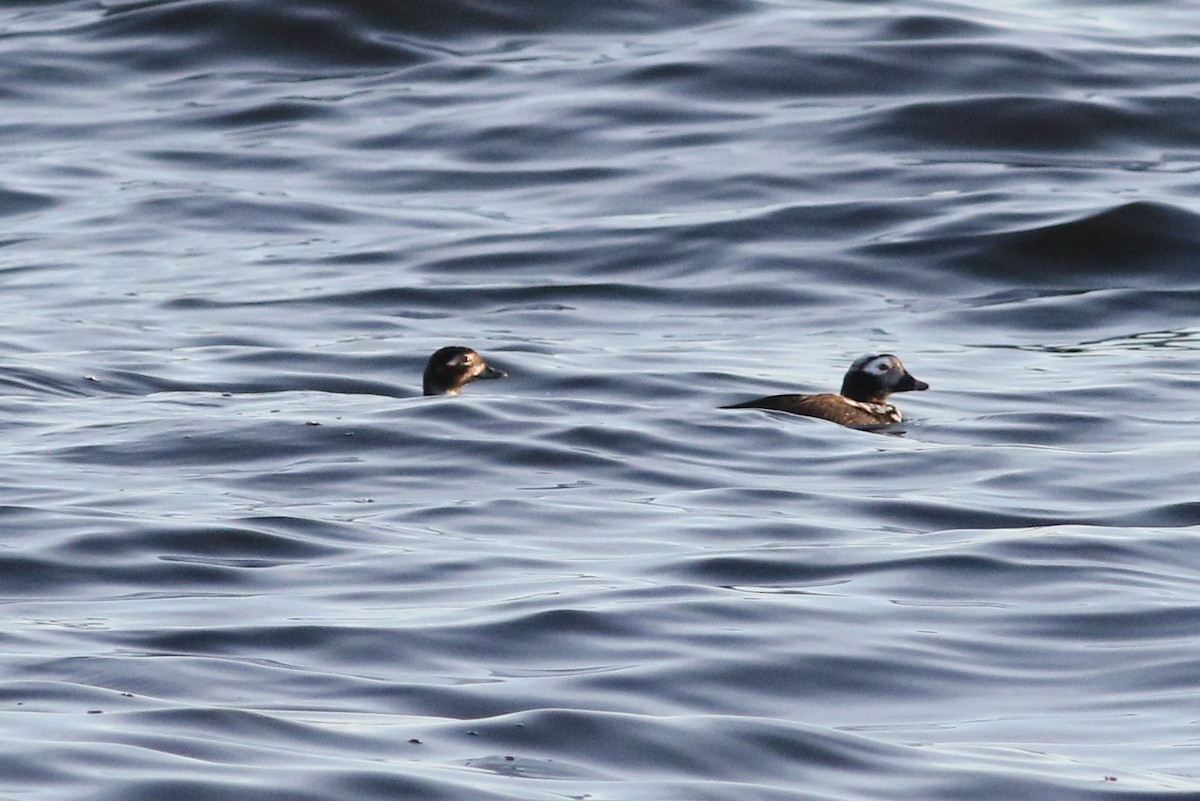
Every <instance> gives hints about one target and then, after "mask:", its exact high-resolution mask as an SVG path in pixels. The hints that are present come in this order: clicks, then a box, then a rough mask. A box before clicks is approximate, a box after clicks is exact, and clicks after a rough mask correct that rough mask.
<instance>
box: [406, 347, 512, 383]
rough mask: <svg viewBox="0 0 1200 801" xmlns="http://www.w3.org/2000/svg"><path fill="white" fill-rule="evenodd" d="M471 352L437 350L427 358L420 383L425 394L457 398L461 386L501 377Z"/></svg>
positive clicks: (499, 373) (455, 349)
mask: <svg viewBox="0 0 1200 801" xmlns="http://www.w3.org/2000/svg"><path fill="white" fill-rule="evenodd" d="M506 375H508V374H507V373H505V372H504V371H502V370H497V369H496V368H495V367H492V366H491V365H489V364H488V363H487V362H485V361H484V360H483V357H482V356H480V355H479V354H478V353H476V352H475V351H473V350H471V349H470V348H464V347H461V346H458V345H451V346H449V347H445V348H441V349H440V350H438V351H437V352H435V353H434V354H433V355H432V356H430V357H429V364H427V365H425V378H424V381H423V384H424V389H425V394H426V395H457V394H458V393H460V392H462V388H463V385H465V384H469V383H470V382H472V381H474V380H476V379H479V378H504V377H505V376H506Z"/></svg>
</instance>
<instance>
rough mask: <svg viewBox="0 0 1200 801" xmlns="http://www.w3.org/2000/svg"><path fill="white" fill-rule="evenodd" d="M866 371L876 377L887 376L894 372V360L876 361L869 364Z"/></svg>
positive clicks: (881, 359)
mask: <svg viewBox="0 0 1200 801" xmlns="http://www.w3.org/2000/svg"><path fill="white" fill-rule="evenodd" d="M866 370H867V372H871V373H875V374H876V375H887V374H888V373H890V372H891V370H892V360H891V359H886V358H880V359H874V360H872V361H871V362H870V363H868V364H867V367H866Z"/></svg>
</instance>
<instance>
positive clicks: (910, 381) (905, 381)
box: [892, 373, 929, 392]
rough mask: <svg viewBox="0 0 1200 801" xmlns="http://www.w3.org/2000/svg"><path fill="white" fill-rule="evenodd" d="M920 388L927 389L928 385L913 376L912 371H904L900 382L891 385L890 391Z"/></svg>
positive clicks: (909, 390)
mask: <svg viewBox="0 0 1200 801" xmlns="http://www.w3.org/2000/svg"><path fill="white" fill-rule="evenodd" d="M920 389H929V385H928V384H926V383H925V382H924V381H921V380H920V379H917V378H913V377H912V373H905V374H904V377H903V378H901V379H900V382H899V383H898V384H896V386H894V387H892V392H911V391H913V390H920Z"/></svg>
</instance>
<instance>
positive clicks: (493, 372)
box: [475, 364, 508, 379]
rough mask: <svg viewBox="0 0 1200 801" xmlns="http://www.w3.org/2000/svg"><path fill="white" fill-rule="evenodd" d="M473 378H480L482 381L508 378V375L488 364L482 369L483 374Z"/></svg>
mask: <svg viewBox="0 0 1200 801" xmlns="http://www.w3.org/2000/svg"><path fill="white" fill-rule="evenodd" d="M475 377H476V378H482V379H489V378H508V373H506V372H504V371H503V370H497V369H496V368H495V367H492V366H491V365H490V364H489V365H487V366H486V367H484V368H483V372H481V373H480V374H479V375H477V376H475Z"/></svg>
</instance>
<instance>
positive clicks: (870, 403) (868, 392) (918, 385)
mask: <svg viewBox="0 0 1200 801" xmlns="http://www.w3.org/2000/svg"><path fill="white" fill-rule="evenodd" d="M922 389H929V385H928V384H926V383H925V382H924V381H919V380H917V379H916V378H913V376H912V374H911V373H909V372H908V370H906V369H905V367H904V364H903V363H902V362H901V361H900V359H898V358H897V357H895V356H893V355H892V354H890V353H870V354H867V355H865V356H860V357H858V358H857V359H855V360H854V363H853V364H851V365H850V369H849V370H848V371H846V377H845V378H844V379H843V380H842V391H841V393H840V394H834V393H832V392H825V393H821V394H819V395H771V396H769V397H766V398H757V399H755V400H750V401H745V402H744V403H735V404H732V405H730V406H722V407H721V408H722V409H771V410H774V411H778V412H789V413H791V414H799V415H803V416H805V417H819V418H821V419H822V420H830V421H832V422H834V423H838V424H840V425H844V426H848V427H850V428H869V427H871V426H882V425H888V424H890V423H899V422H900V421H902V420H903V419H904V417H903V416H902V415H901V414H900V410H899V409H897V408H896V407H895V406H893V405H892V404H891V403H888V401H887V396H888V395H890V394H892V393H893V392H909V391H912V390H922Z"/></svg>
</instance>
